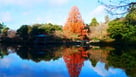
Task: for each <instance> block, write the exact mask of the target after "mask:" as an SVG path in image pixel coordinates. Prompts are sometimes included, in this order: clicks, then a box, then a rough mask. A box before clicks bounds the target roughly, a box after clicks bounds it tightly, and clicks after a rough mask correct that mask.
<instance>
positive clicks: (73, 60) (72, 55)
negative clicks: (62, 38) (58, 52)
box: [63, 47, 88, 77]
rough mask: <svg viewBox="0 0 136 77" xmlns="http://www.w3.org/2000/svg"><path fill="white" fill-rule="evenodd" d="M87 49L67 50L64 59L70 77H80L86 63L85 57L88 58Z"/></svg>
mask: <svg viewBox="0 0 136 77" xmlns="http://www.w3.org/2000/svg"><path fill="white" fill-rule="evenodd" d="M85 49H86V48H83V47H80V48H77V49H74V48H66V49H65V51H64V54H63V59H64V61H65V63H66V66H67V68H68V72H69V74H70V77H78V76H79V74H80V71H81V69H82V66H83V64H84V61H85V57H88V55H87V52H86V50H85Z"/></svg>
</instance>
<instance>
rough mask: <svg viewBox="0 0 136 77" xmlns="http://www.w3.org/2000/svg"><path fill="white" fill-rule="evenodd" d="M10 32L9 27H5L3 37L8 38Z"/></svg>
mask: <svg viewBox="0 0 136 77" xmlns="http://www.w3.org/2000/svg"><path fill="white" fill-rule="evenodd" d="M8 30H9V28H8V27H5V28H3V29H2V36H3V37H6V36H7V35H8V34H7V32H8Z"/></svg>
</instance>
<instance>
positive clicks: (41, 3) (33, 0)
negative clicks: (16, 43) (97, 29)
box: [0, 0, 107, 29]
mask: <svg viewBox="0 0 136 77" xmlns="http://www.w3.org/2000/svg"><path fill="white" fill-rule="evenodd" d="M72 6H77V7H78V8H79V10H80V13H81V15H82V19H83V20H84V22H85V23H90V22H91V19H92V18H93V17H96V18H97V20H98V21H99V22H102V21H104V17H105V16H106V15H107V14H106V13H105V11H104V8H105V7H104V6H102V5H100V4H99V3H98V2H97V0H0V22H4V23H5V25H7V26H8V27H9V28H11V29H17V28H19V27H20V26H21V25H24V24H28V25H31V24H36V23H53V24H59V25H64V24H65V22H66V19H67V17H68V14H69V11H70V9H71V7H72Z"/></svg>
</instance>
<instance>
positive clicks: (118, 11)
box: [98, 0, 136, 15]
mask: <svg viewBox="0 0 136 77" xmlns="http://www.w3.org/2000/svg"><path fill="white" fill-rule="evenodd" d="M98 2H99V3H100V4H102V5H104V6H105V7H106V11H107V12H108V13H109V14H111V15H124V14H126V13H128V12H129V11H130V10H131V8H136V0H109V1H106V0H98Z"/></svg>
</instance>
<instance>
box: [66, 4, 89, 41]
mask: <svg viewBox="0 0 136 77" xmlns="http://www.w3.org/2000/svg"><path fill="white" fill-rule="evenodd" d="M63 31H64V35H65V36H66V37H67V38H70V39H72V38H82V39H83V37H84V36H86V34H87V29H86V25H85V24H84V22H83V20H82V17H81V15H80V12H79V9H78V8H77V7H76V6H74V7H72V8H71V11H70V13H69V17H68V19H67V22H66V24H65V25H64V27H63Z"/></svg>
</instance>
